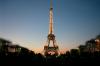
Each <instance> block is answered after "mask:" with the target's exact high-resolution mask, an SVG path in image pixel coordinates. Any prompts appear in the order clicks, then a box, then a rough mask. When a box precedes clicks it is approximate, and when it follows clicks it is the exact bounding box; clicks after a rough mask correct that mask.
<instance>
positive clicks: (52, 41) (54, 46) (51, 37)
mask: <svg viewBox="0 0 100 66" xmlns="http://www.w3.org/2000/svg"><path fill="white" fill-rule="evenodd" d="M49 19H50V21H49V34H48V36H47V44H46V45H45V46H44V55H45V56H46V55H48V54H49V53H50V52H53V53H54V54H55V55H58V54H59V53H58V50H59V47H58V45H57V43H56V40H55V35H54V33H53V32H54V30H53V7H52V1H51V3H50V13H49ZM51 44H52V46H50V45H51Z"/></svg>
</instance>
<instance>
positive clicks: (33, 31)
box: [0, 0, 100, 51]
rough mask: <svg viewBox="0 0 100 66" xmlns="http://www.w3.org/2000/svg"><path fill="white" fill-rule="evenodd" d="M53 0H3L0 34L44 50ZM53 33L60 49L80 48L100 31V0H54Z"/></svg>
mask: <svg viewBox="0 0 100 66" xmlns="http://www.w3.org/2000/svg"><path fill="white" fill-rule="evenodd" d="M49 7H50V0H0V37H3V38H6V39H9V40H11V41H12V42H14V43H16V44H19V45H21V46H24V47H27V48H29V49H31V50H34V51H40V50H43V46H44V45H45V43H46V40H47V35H48V27H49ZM53 8H54V9H53V18H54V33H55V35H56V40H57V43H58V45H59V48H60V49H71V48H77V47H78V46H79V45H80V44H84V43H85V41H87V40H89V39H91V38H94V37H95V36H96V35H98V34H100V0H53Z"/></svg>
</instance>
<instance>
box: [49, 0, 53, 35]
mask: <svg viewBox="0 0 100 66" xmlns="http://www.w3.org/2000/svg"><path fill="white" fill-rule="evenodd" d="M49 34H53V7H52V0H50V13H49Z"/></svg>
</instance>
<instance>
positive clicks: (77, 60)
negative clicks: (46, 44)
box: [0, 52, 100, 65]
mask: <svg viewBox="0 0 100 66" xmlns="http://www.w3.org/2000/svg"><path fill="white" fill-rule="evenodd" d="M0 64H3V65H5V64H10V65H13V64H14V65H16V64H18V65H20V64H28V65H35V64H37V65H40V64H41V65H54V64H57V65H87V64H89V65H100V52H97V53H96V52H95V53H81V54H77V53H73V54H70V53H69V52H67V53H66V54H62V55H59V56H55V55H53V56H51V55H48V56H47V57H44V56H43V55H41V54H32V53H31V54H18V55H17V54H15V53H11V54H10V53H9V54H8V55H5V54H4V55H3V54H2V55H1V56H0Z"/></svg>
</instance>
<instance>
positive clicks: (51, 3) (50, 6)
mask: <svg viewBox="0 0 100 66" xmlns="http://www.w3.org/2000/svg"><path fill="white" fill-rule="evenodd" d="M50 8H52V0H50Z"/></svg>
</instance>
